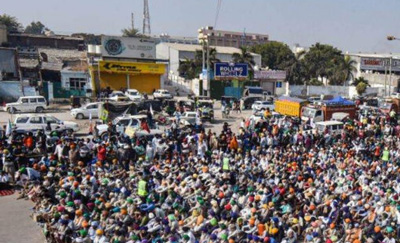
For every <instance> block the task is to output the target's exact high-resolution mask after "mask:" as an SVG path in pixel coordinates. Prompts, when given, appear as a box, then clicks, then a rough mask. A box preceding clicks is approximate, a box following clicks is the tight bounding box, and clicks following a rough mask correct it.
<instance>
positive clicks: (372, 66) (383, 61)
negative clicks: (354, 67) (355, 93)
mask: <svg viewBox="0 0 400 243" xmlns="http://www.w3.org/2000/svg"><path fill="white" fill-rule="evenodd" d="M360 69H362V70H375V71H385V69H386V70H387V71H389V69H390V58H389V57H388V58H374V57H361V63H360ZM392 71H394V72H400V60H399V59H392Z"/></svg>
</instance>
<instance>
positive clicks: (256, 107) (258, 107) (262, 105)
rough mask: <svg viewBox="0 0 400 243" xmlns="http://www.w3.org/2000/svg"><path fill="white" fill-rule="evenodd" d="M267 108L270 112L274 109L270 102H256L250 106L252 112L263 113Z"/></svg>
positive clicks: (272, 103)
mask: <svg viewBox="0 0 400 243" xmlns="http://www.w3.org/2000/svg"><path fill="white" fill-rule="evenodd" d="M267 108H269V110H270V111H273V110H274V109H275V105H274V102H272V101H256V102H254V103H253V105H252V106H251V109H253V111H265V110H267Z"/></svg>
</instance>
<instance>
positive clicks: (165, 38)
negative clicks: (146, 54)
mask: <svg viewBox="0 0 400 243" xmlns="http://www.w3.org/2000/svg"><path fill="white" fill-rule="evenodd" d="M152 38H153V39H154V40H155V42H156V44H159V43H178V44H190V45H198V44H199V40H198V39H197V37H184V36H170V35H168V34H161V35H156V36H153V37H152Z"/></svg>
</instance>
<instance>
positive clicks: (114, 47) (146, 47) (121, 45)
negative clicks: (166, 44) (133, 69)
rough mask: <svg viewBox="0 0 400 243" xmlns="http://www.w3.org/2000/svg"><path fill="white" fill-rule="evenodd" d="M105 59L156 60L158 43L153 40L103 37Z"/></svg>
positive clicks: (102, 52)
mask: <svg viewBox="0 0 400 243" xmlns="http://www.w3.org/2000/svg"><path fill="white" fill-rule="evenodd" d="M101 55H102V56H103V57H116V58H135V59H156V43H155V40H153V39H151V38H137V37H119V36H102V38H101Z"/></svg>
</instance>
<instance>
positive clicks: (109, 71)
mask: <svg viewBox="0 0 400 243" xmlns="http://www.w3.org/2000/svg"><path fill="white" fill-rule="evenodd" d="M88 49H92V50H95V49H96V48H93V47H90V46H89V48H88ZM97 49H99V51H98V53H96V51H94V52H93V51H91V52H90V53H89V58H90V67H89V68H90V76H91V80H92V87H93V89H94V90H95V92H96V93H100V91H101V90H103V89H106V88H110V89H112V90H123V89H137V90H139V91H140V92H142V93H148V94H149V93H153V91H154V90H155V89H159V88H162V87H163V80H162V75H164V74H165V70H166V69H165V64H163V63H159V62H158V60H157V57H156V44H155V40H153V39H149V38H134V37H118V36H102V41H101V46H100V47H99V48H97Z"/></svg>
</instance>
